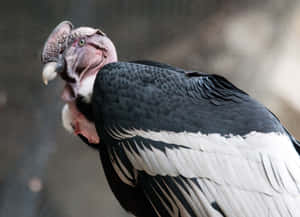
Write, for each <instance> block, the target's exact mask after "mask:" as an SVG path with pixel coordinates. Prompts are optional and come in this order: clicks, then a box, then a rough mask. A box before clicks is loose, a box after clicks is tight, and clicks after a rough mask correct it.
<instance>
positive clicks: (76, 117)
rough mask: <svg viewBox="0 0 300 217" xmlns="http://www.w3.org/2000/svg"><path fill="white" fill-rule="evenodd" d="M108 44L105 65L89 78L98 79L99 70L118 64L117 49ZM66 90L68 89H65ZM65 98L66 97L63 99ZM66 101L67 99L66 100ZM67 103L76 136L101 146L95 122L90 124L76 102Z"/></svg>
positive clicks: (96, 68) (95, 69)
mask: <svg viewBox="0 0 300 217" xmlns="http://www.w3.org/2000/svg"><path fill="white" fill-rule="evenodd" d="M105 44H106V46H107V47H106V48H105V51H104V61H103V64H100V65H99V67H95V68H94V69H93V70H92V71H91V72H90V73H89V76H93V79H96V75H97V73H98V72H99V70H100V69H101V68H102V67H103V66H104V65H106V64H109V63H113V62H117V61H118V57H117V52H116V49H115V47H114V45H113V43H112V42H111V41H110V40H109V39H108V41H107V43H105ZM65 89H66V88H65ZM64 94H67V95H68V93H65V91H63V95H64ZM63 98H64V97H63ZM64 101H65V99H64ZM67 103H68V105H69V109H70V114H71V115H70V116H71V118H72V120H71V125H72V128H73V130H74V131H73V132H74V134H75V135H78V134H80V135H82V136H84V137H85V138H86V139H87V140H88V141H89V142H90V143H94V144H99V143H100V138H99V136H98V134H97V131H96V128H95V124H94V123H93V122H90V121H89V120H87V119H86V118H85V116H84V115H83V114H82V113H80V111H79V110H78V109H77V107H76V104H75V100H72V101H68V100H67Z"/></svg>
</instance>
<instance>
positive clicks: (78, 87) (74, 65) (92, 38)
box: [41, 21, 117, 102]
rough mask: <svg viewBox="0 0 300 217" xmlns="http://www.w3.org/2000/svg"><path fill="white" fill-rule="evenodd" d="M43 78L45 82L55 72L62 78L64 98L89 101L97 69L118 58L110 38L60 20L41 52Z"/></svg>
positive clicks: (51, 77) (101, 33)
mask: <svg viewBox="0 0 300 217" xmlns="http://www.w3.org/2000/svg"><path fill="white" fill-rule="evenodd" d="M41 59H42V62H43V64H45V66H44V69H43V80H44V83H45V84H47V83H48V81H49V80H52V79H54V78H55V77H56V76H57V75H60V77H61V78H62V79H63V80H65V82H66V85H65V88H64V91H63V93H62V98H63V100H64V101H67V102H68V101H74V100H75V99H76V98H77V97H83V99H84V100H85V101H86V102H89V101H90V99H91V95H92V89H93V84H94V81H95V78H96V75H97V73H98V71H99V70H100V69H101V68H102V67H103V66H104V65H106V64H108V63H111V62H116V61H117V52H116V49H115V46H114V44H113V43H112V41H111V40H110V39H109V38H108V37H107V36H106V35H105V34H104V33H103V32H102V31H101V30H100V29H94V28H91V27H79V28H76V29H74V28H73V25H72V23H71V22H69V21H64V22H62V23H60V24H59V25H58V26H57V27H56V28H55V29H54V30H53V31H52V33H51V34H50V36H49V37H48V39H47V40H46V43H45V45H44V48H43V51H42V58H41Z"/></svg>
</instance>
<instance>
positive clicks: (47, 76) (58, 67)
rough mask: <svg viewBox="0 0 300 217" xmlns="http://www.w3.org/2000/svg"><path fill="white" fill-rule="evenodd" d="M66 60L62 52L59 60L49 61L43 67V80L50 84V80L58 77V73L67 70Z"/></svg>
mask: <svg viewBox="0 0 300 217" xmlns="http://www.w3.org/2000/svg"><path fill="white" fill-rule="evenodd" d="M65 67H66V62H65V59H64V58H63V56H62V55H61V54H60V55H59V57H58V61H57V62H49V63H46V65H45V66H44V68H43V73H42V74H43V82H44V84H45V85H48V82H49V81H52V80H53V79H55V78H56V76H57V74H61V73H63V72H64V71H65Z"/></svg>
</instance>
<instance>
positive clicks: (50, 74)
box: [43, 62, 57, 85]
mask: <svg viewBox="0 0 300 217" xmlns="http://www.w3.org/2000/svg"><path fill="white" fill-rule="evenodd" d="M56 66H57V63H56V62H49V63H46V65H45V66H44V68H43V82H44V84H45V85H48V81H51V80H53V79H54V78H55V77H56V76H57V72H56Z"/></svg>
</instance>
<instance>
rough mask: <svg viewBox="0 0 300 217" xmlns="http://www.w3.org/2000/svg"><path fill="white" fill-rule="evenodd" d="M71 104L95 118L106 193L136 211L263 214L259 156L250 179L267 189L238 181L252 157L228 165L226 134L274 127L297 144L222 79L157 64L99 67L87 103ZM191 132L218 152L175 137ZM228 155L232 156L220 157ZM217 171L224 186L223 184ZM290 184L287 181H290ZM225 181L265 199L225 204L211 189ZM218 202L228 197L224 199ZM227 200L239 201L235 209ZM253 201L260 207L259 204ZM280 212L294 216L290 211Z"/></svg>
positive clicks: (154, 213)
mask: <svg viewBox="0 0 300 217" xmlns="http://www.w3.org/2000/svg"><path fill="white" fill-rule="evenodd" d="M77 106H78V109H79V110H80V111H81V112H82V113H83V114H86V113H92V114H89V115H88V119H89V120H92V121H93V122H94V123H95V126H96V129H97V132H98V135H99V136H100V138H101V140H100V141H101V143H100V144H98V145H92V146H93V147H95V148H97V149H98V150H99V151H100V157H101V161H102V165H103V168H104V171H105V174H106V176H107V179H108V182H109V185H110V187H111V189H112V191H113V193H114V194H115V196H116V197H117V199H118V200H119V202H120V204H121V205H122V206H123V207H124V208H125V209H126V210H127V211H129V212H132V213H133V214H134V215H136V216H138V217H142V216H143V217H145V216H146V217H147V216H149V217H150V216H163V217H166V216H170V217H175V216H191V217H192V216H203V217H209V216H221V217H222V216H226V217H229V216H237V215H238V216H251V213H252V214H253V212H257V215H255V216H266V215H264V214H263V213H267V212H268V209H269V208H268V207H269V206H270V204H272V202H270V201H269V200H267V199H265V197H266V198H268V197H269V196H266V195H269V194H270V195H271V196H270V197H272V198H273V196H274V195H277V193H274V192H275V191H274V192H273V190H274V189H273V188H272V187H274V186H275V184H274V183H273V181H272V180H271V178H270V177H272V175H271V172H270V171H269V168H268V165H267V163H266V162H265V161H262V164H263V165H264V166H265V174H263V175H262V174H260V175H261V176H262V177H256V178H257V180H260V179H261V180H265V179H266V180H267V179H268V178H269V185H265V184H262V186H267V188H259V187H257V186H259V184H257V183H253V182H252V183H251V182H249V183H248V182H247V181H245V180H243V179H241V180H239V177H238V175H237V174H238V173H239V172H240V174H241V176H243V174H244V175H245V176H246V175H247V176H248V175H249V177H250V178H251V177H252V174H249V173H246V171H242V170H239V169H240V168H243V165H244V163H245V162H248V160H249V165H251V164H250V163H251V162H252V161H251V160H250V158H251V159H252V155H249V156H248V155H246V157H245V159H244V158H243V159H242V160H241V166H239V165H237V164H235V163H234V162H235V161H234V159H236V158H235V157H236V156H235V154H236V153H235V152H232V151H231V149H230V148H231V147H229V146H228V147H227V145H228V144H227V140H226V138H237V140H238V141H240V142H241V143H242V144H244V143H245V144H246V142H245V141H246V139H247V136H248V135H249V134H251V133H253V132H255V133H261V134H263V135H269V134H270V135H273V134H272V133H274V135H279V136H281V135H283V136H289V138H290V140H289V142H290V143H291V144H294V145H295V146H297V150H299V147H298V146H299V145H298V144H299V143H298V142H297V141H296V140H295V139H294V138H293V137H292V136H291V135H289V134H288V133H287V131H286V130H285V129H284V127H283V126H282V125H281V124H280V122H279V120H278V119H277V118H276V117H275V116H274V115H273V114H272V113H271V112H269V110H268V109H266V108H265V107H264V106H263V105H261V104H260V103H258V102H257V101H255V100H254V99H252V98H251V97H250V96H249V95H248V94H246V93H245V92H243V91H241V90H240V89H238V88H237V87H235V86H234V85H233V84H231V83H230V82H228V81H227V80H226V79H225V78H223V77H221V76H217V75H209V74H204V73H200V72H194V71H185V70H183V69H180V68H176V67H172V66H169V65H166V64H162V63H156V62H151V61H135V62H131V63H128V62H117V63H111V64H107V65H105V66H104V67H103V68H102V69H101V70H100V71H99V73H98V75H97V78H96V81H95V85H94V90H93V96H92V101H91V104H86V103H82V102H81V101H79V102H78V103H77ZM165 132H167V133H165ZM199 132H200V133H201V136H202V137H203V138H205V139H210V138H212V139H213V138H214V135H219V136H218V137H217V139H216V140H212V141H217V142H218V141H220V144H218V145H220V147H218V148H220V150H221V149H222V151H221V152H220V153H219V152H218V150H217V151H215V150H214V151H210V150H209V149H208V150H206V149H205V148H206V147H204V148H200V147H196V145H197V141H196V143H195V141H194V140H193V138H194V137H190V136H187V139H190V140H193V141H192V142H191V145H189V141H188V140H182V141H186V143H184V142H183V143H182V144H181V143H180V141H181V139H182V137H184V135H185V134H189V133H190V134H192V135H193V136H195V135H196V136H197V135H198V134H199ZM168 135H171V136H169V137H168ZM182 135H183V136H182ZM210 135H213V137H209V136H210ZM173 136H174V137H173ZM173 138H178V141H177V140H176V139H175V140H174V141H173V140H172V139H173ZM243 138H244V139H245V141H244V140H243ZM183 139H185V138H183ZM199 139H201V138H199ZM172 141H173V142H172ZM199 141H202V140H199ZM228 141H230V142H228V143H231V142H232V140H228ZM85 142H87V141H85ZM193 142H194V143H193ZM234 142H236V140H234V141H233V142H232V143H233V144H234ZM257 142H258V144H259V143H260V141H257ZM87 143H88V142H87ZM90 145H91V144H90ZM199 145H202V144H199ZM204 145H206V144H204ZM234 147H235V146H234ZM237 147H239V146H237ZM250 150H251V149H250ZM227 151H228V152H227ZM239 151H240V150H239ZM228 153H229V155H228ZM230 154H232V159H233V162H231V161H226V159H230V156H231V155H230ZM239 154H240V153H238V155H237V156H238V157H240V155H239ZM201 156H203V157H205V159H206V160H205V159H204V158H203V159H202V158H200V157H201ZM211 156H212V157H211ZM227 157H228V158H227ZM248 157H249V159H248ZM189 158H190V159H189ZM214 159H217V161H215V160H214ZM245 160H246V161H245ZM177 161H178V162H177ZM190 162H193V163H192V164H190ZM253 162H255V163H256V161H253ZM198 163H199V165H200V164H201V165H206V166H207V168H208V169H207V171H208V173H207V176H206V175H205V172H203V171H204V170H205V168H204V167H203V168H202V167H200V166H197V165H198ZM210 164H211V165H219V167H222V166H224V168H225V169H220V168H217V167H213V168H209V167H210ZM222 164H224V165H222ZM270 165H272V166H273V169H274V171H275V170H277V168H276V162H273V161H272V160H270ZM235 167H236V168H235ZM246 167H247V166H246ZM190 168H192V169H191V170H189V169H190ZM247 168H248V167H247ZM202 169H203V171H202ZM226 169H232V171H231V170H230V171H229V170H228V171H226ZM248 169H249V168H248ZM185 170H186V171H185ZM198 170H199V171H198ZM235 170H236V171H235ZM281 172H282V171H281V170H279V169H278V172H276V174H277V176H278V177H281V175H282V174H283V173H281ZM213 173H215V174H213ZM274 173H275V172H274ZM203 174H204V175H203ZM224 174H225V175H224ZM232 174H235V175H234V176H232ZM253 174H255V173H254V172H253ZM218 175H220V179H222V180H223V179H224V180H225V181H224V183H226V184H224V185H223V181H220V180H219V177H218ZM253 176H254V175H253ZM249 177H248V178H247V179H250V178H249ZM284 178H285V177H284ZM235 182H237V183H235ZM257 182H258V183H259V181H257ZM266 182H267V181H266ZM278 182H280V181H278ZM291 183H292V182H289V185H293V183H292V184H291ZM295 183H296V181H295ZM227 185H228V188H229V190H232V189H234V191H239V192H240V191H241V189H242V192H240V193H239V194H241V195H242V194H246V193H247V192H253V194H254V195H256V196H259V197H262V198H263V199H261V201H265V203H266V205H265V206H264V202H259V201H258V202H253V204H251V203H250V204H249V203H247V200H246V198H247V195H246V196H245V197H244V196H243V197H242V196H241V197H242V198H243V199H242V200H241V198H238V196H232V197H233V198H235V199H234V200H236V201H235V202H233V199H232V198H231V200H230V198H227V199H224V198H225V197H226V195H227V196H228V193H226V194H225V193H224V194H223V193H216V192H215V191H217V190H216V189H218V186H221V187H222V186H225V187H224V189H225V188H226V186H227ZM256 185H257V186H256ZM270 186H271V187H270ZM274 188H275V187H274ZM276 188H277V187H276ZM221 189H223V187H222V188H221ZM243 189H245V192H246V193H245V192H244V190H243ZM272 189H273V190H272ZM227 190H228V189H227ZM229 190H228V191H229ZM219 191H220V192H222V191H221V190H220V189H219ZM232 191H233V190H232ZM270 192H271V193H270ZM232 194H234V193H232ZM221 195H223V196H221ZM289 196H290V195H288V197H289ZM222 197H223V199H222ZM228 197H229V196H228ZM244 198H245V201H246V202H245V201H244ZM249 198H251V195H250V196H249ZM274 198H275V196H274ZM298 199H299V198H297V200H298ZM225 201H229V202H228V203H229V205H228V204H226V203H227V202H225ZM248 201H250V199H248ZM274 201H275V199H274ZM231 203H232V204H231ZM234 203H236V204H238V206H240V207H238V208H235V207H234V205H233V204H234ZM257 203H258V204H260V205H257ZM230 204H231V205H230ZM252 205H253V206H252ZM257 206H261V207H260V209H259V210H257V209H256V208H257ZM265 207H267V208H265ZM288 209H289V208H288ZM291 209H292V208H291ZM228 210H230V211H228ZM231 210H232V212H231ZM234 210H235V211H234ZM235 212H237V213H238V214H234V213H235ZM273 212H274V213H277V211H276V210H275V211H274V210H273V211H270V213H271V214H272V213H273ZM287 212H289V213H292V214H291V216H297V214H295V213H297V212H296V211H294V210H292V211H291V210H289V211H287ZM283 213H284V212H283ZM252 216H253V215H252Z"/></svg>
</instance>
